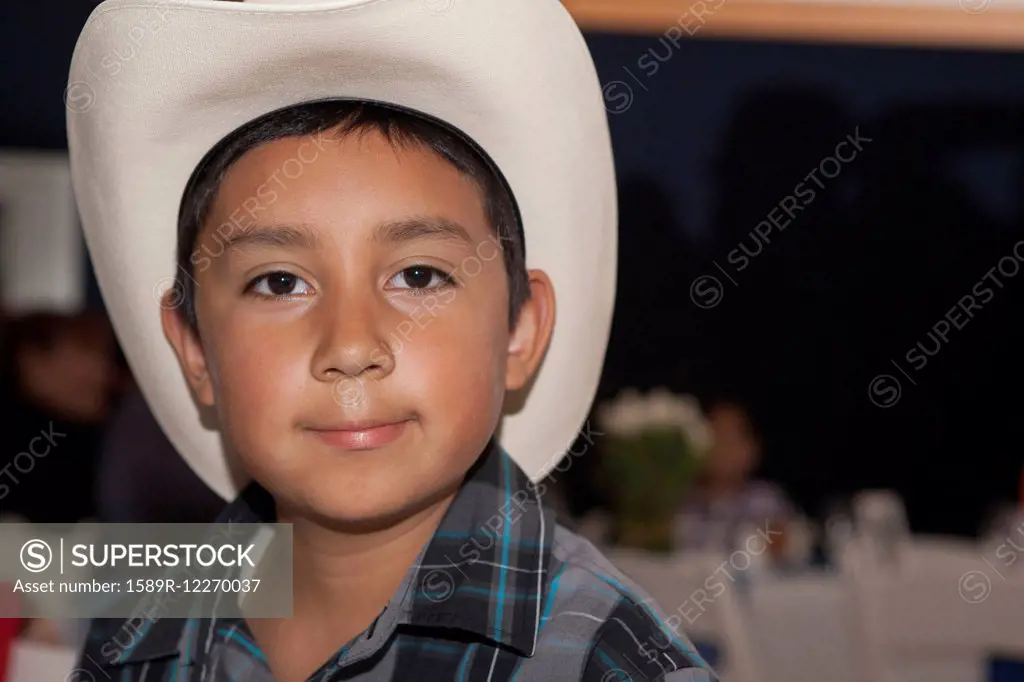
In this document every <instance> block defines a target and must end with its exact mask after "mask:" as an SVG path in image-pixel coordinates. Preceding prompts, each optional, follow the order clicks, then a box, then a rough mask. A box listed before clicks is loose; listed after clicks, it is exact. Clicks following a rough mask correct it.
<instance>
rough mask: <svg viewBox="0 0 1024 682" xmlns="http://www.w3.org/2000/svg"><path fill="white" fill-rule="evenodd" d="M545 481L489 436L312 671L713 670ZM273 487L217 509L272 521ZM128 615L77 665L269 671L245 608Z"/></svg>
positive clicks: (654, 679) (167, 679) (563, 677)
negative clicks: (351, 632)
mask: <svg viewBox="0 0 1024 682" xmlns="http://www.w3.org/2000/svg"><path fill="white" fill-rule="evenodd" d="M543 494H544V487H543V484H533V483H531V482H530V481H529V479H528V478H527V477H526V475H525V474H524V473H523V472H522V471H521V470H520V469H519V468H518V467H517V466H516V465H515V463H514V462H512V460H511V458H510V457H509V456H508V454H507V453H505V452H504V451H503V450H502V449H501V448H500V447H497V446H492V447H490V448H488V451H487V452H486V453H485V454H484V456H483V457H481V459H480V461H478V462H477V464H476V465H475V466H474V468H473V470H472V471H471V472H470V474H469V475H468V476H467V478H466V481H465V483H464V484H463V487H462V489H461V490H460V492H459V493H458V495H457V496H456V498H455V500H454V501H453V502H452V504H451V506H450V507H449V509H448V511H447V512H446V514H445V516H444V518H443V519H442V521H441V524H440V525H439V526H438V529H437V531H436V532H435V533H434V536H433V538H432V540H431V541H430V542H428V543H427V545H426V546H425V548H424V550H423V551H422V552H421V554H420V556H419V559H418V560H417V562H415V564H414V565H413V566H412V567H411V568H410V569H409V571H408V573H407V575H406V577H405V579H404V581H403V582H402V584H401V586H400V587H399V589H398V590H397V591H396V592H395V594H394V596H393V597H392V598H391V600H390V602H389V603H388V605H387V606H386V607H385V609H384V611H383V612H382V613H381V614H380V615H379V616H378V618H377V619H376V620H375V621H374V622H373V623H372V624H371V625H370V626H369V627H368V628H367V629H366V630H365V631H363V632H362V633H361V634H360V635H358V636H357V637H355V638H354V639H352V640H350V641H349V642H347V643H345V644H344V646H342V647H340V648H339V649H338V651H337V652H336V654H334V655H333V656H332V657H331V658H330V659H329V660H327V661H325V662H324V663H323V665H322V666H321V667H320V668H319V669H318V670H317V671H316V672H314V673H313V674H312V675H311V676H310V677H309V680H311V681H317V682H334V681H335V680H355V681H358V682H386V681H398V680H401V681H412V680H430V681H432V682H434V681H437V680H452V681H453V682H454V681H457V682H472V681H474V680H480V681H481V682H482V681H484V680H488V681H490V680H519V681H521V682H534V681H537V682H571V681H574V680H579V681H580V682H643V681H649V682H710V680H712V679H713V677H714V675H713V673H711V672H710V668H709V667H708V666H707V664H706V663H705V662H704V661H703V659H701V658H700V656H699V655H698V654H697V653H696V651H695V649H694V647H693V645H692V644H691V643H690V641H689V640H688V639H687V638H686V636H685V635H683V634H679V633H676V632H674V631H673V628H672V627H671V626H669V625H668V624H667V623H666V618H665V617H664V612H662V611H660V610H659V608H658V607H657V606H656V605H654V604H653V603H652V602H651V599H650V598H649V597H648V596H647V595H646V594H645V593H644V592H643V591H642V590H641V589H640V588H639V587H638V586H637V585H635V584H634V583H632V582H631V581H630V580H629V579H628V578H626V577H625V576H623V575H622V574H621V573H619V572H618V571H617V570H616V569H615V568H614V567H613V566H612V565H611V564H609V563H608V561H607V560H606V559H605V558H604V557H603V556H602V555H601V554H600V553H599V552H598V551H597V550H596V549H595V548H594V547H593V545H591V544H590V543H589V542H587V541H586V540H584V539H582V538H581V537H579V536H577V535H575V534H573V533H572V532H570V531H568V530H567V529H565V528H564V527H562V526H560V525H557V524H556V523H555V520H554V514H553V512H552V511H551V510H550V509H548V508H546V507H544V505H543V504H542V497H543ZM267 501H270V499H269V495H268V494H267V493H266V491H265V490H263V489H262V488H260V487H259V486H258V485H256V484H255V483H254V484H252V485H250V486H249V487H248V488H247V489H246V490H245V491H244V492H243V493H242V495H240V496H239V498H238V499H236V500H235V501H234V502H232V503H231V504H230V505H228V507H227V509H226V510H225V511H224V513H223V514H222V515H221V517H220V518H219V519H218V522H221V523H227V522H228V521H232V522H243V523H261V522H271V521H273V520H274V518H273V512H272V511H269V512H268V509H269V510H272V509H273V507H272V504H269V505H268V504H266V502H267ZM271 502H272V501H271ZM123 625H124V621H120V620H97V621H94V622H93V624H92V627H91V629H90V632H89V638H88V641H87V643H86V647H85V651H84V652H83V655H82V659H81V661H80V666H81V668H82V670H83V671H84V672H83V673H82V676H81V679H83V680H85V679H90V680H95V681H98V682H105V681H106V680H112V681H116V682H171V681H175V682H177V681H185V680H189V681H193V682H207V681H216V682H221V681H224V682H226V681H228V680H244V681H245V682H272V680H273V676H272V675H271V673H270V670H269V668H268V667H267V662H266V659H265V658H264V655H263V652H262V651H260V648H259V646H258V645H257V644H256V642H255V640H254V638H253V636H252V633H251V632H250V630H249V629H248V627H247V626H246V622H245V620H244V619H241V618H230V619H229V618H224V619H222V618H202V619H200V618H193V619H170V618H165V619H156V620H152V621H149V622H148V623H146V625H148V627H142V628H139V630H138V631H137V633H136V634H134V636H131V637H129V636H128V635H127V634H125V630H124V629H123ZM131 632H135V631H131ZM119 633H120V634H119ZM111 652H116V653H111ZM112 659H114V660H112ZM87 675H91V677H88V676H87ZM76 679H78V678H76Z"/></svg>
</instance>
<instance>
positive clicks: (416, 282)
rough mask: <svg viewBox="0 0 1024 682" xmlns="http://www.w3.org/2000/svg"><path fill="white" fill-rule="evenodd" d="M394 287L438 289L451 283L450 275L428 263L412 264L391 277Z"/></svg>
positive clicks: (390, 282)
mask: <svg viewBox="0 0 1024 682" xmlns="http://www.w3.org/2000/svg"><path fill="white" fill-rule="evenodd" d="M389 284H391V286H393V287H394V288H396V289H438V288H440V287H443V286H448V285H450V284H452V276H451V275H450V274H448V273H447V272H442V271H441V270H438V269H437V268H434V267H431V266H429V265H413V266H410V267H408V268H405V269H404V270H402V271H401V272H399V273H398V274H396V275H395V276H394V277H392V278H391V280H390V281H389Z"/></svg>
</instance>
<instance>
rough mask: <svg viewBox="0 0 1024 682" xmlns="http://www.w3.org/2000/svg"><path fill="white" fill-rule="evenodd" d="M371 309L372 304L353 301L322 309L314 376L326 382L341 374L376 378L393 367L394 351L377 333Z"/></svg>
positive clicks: (377, 322)
mask: <svg viewBox="0 0 1024 682" xmlns="http://www.w3.org/2000/svg"><path fill="white" fill-rule="evenodd" d="M349 300H350V301H351V299H349ZM372 308H373V305H372V303H371V304H368V303H366V302H365V301H364V302H363V303H362V304H360V303H357V302H354V301H353V302H351V304H345V305H335V306H333V310H331V311H328V312H325V314H324V316H323V320H322V329H323V332H322V334H321V339H320V343H319V345H318V347H317V350H316V353H315V355H314V357H313V367H312V370H313V375H314V376H315V377H317V378H318V379H319V380H321V381H327V382H330V381H336V380H337V379H339V378H342V377H359V378H372V379H375V380H380V379H382V378H384V377H385V376H387V375H388V374H390V373H391V372H392V371H393V370H394V367H395V356H394V353H393V352H392V351H391V349H390V348H389V346H388V344H387V341H386V336H385V335H384V334H382V333H380V327H381V323H380V319H379V317H378V315H377V314H376V313H375V312H374V311H373V310H372Z"/></svg>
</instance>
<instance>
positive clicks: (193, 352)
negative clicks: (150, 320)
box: [160, 290, 213, 406]
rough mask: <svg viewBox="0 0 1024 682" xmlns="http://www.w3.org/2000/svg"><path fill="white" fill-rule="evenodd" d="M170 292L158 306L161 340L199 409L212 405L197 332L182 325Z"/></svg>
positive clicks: (182, 318) (184, 324)
mask: <svg viewBox="0 0 1024 682" xmlns="http://www.w3.org/2000/svg"><path fill="white" fill-rule="evenodd" d="M173 303H174V294H173V290H172V291H169V292H167V295H165V297H164V299H163V300H162V301H161V302H160V321H161V323H162V324H163V328H164V336H166V337H167V341H168V342H170V344H171V347H172V348H174V353H175V355H177V356H178V363H179V364H180V365H181V370H182V371H183V372H184V373H185V379H186V380H187V381H188V384H189V386H190V387H191V388H192V391H193V393H195V395H196V399H197V400H198V401H199V402H200V404H202V405H207V406H210V405H213V382H212V381H211V380H210V372H209V369H208V367H207V366H206V356H205V355H203V344H202V342H201V341H200V340H199V334H198V332H197V331H196V330H195V329H193V328H192V327H190V326H189V324H188V323H187V322H186V321H185V315H184V313H183V311H182V310H181V306H180V305H173Z"/></svg>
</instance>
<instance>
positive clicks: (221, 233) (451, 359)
mask: <svg viewBox="0 0 1024 682" xmlns="http://www.w3.org/2000/svg"><path fill="white" fill-rule="evenodd" d="M442 4H443V6H442ZM157 10H159V11H160V12H163V13H164V14H165V15H166V16H164V17H162V18H161V21H163V24H162V25H161V26H160V27H159V30H154V31H152V32H150V33H145V35H144V39H145V42H144V43H143V36H139V38H138V41H137V42H138V43H139V44H138V49H137V50H136V51H134V52H133V56H132V58H131V59H123V60H121V61H119V62H117V63H116V65H117V66H118V67H119V68H118V69H117V75H116V77H115V76H114V74H113V73H111V74H110V75H108V76H107V77H106V79H98V80H97V79H95V78H94V81H97V82H87V81H86V76H87V75H88V74H89V73H90V70H89V63H90V60H94V59H98V60H99V63H100V64H101V65H102V64H103V60H104V58H106V57H109V56H110V55H111V54H115V55H118V57H120V55H121V53H120V52H118V51H117V50H116V48H115V46H116V45H117V44H118V41H119V40H123V38H124V36H125V35H129V36H130V35H131V33H132V30H133V28H134V27H136V26H141V25H144V23H145V22H146V21H147V19H148V20H149V21H150V22H152V21H156V19H155V18H153V17H148V18H147V17H146V13H147V12H156V11H157ZM135 34H136V35H137V36H138V35H139V32H138V31H136V32H135ZM172 55H173V56H177V57H178V58H180V61H178V62H174V63H171V56H172ZM109 71H111V72H112V71H113V68H111V69H109ZM76 76H78V77H81V80H78V79H77V78H76ZM71 81H72V85H71V86H69V108H70V107H71V104H70V102H71V101H75V102H79V101H81V100H80V99H78V98H80V97H81V96H82V93H85V92H88V93H89V94H90V97H91V98H92V100H93V104H92V105H90V106H89V107H88V110H87V111H75V110H72V111H70V113H69V138H70V140H71V142H70V145H71V152H72V165H73V174H74V177H75V179H76V180H75V186H76V194H77V198H78V201H79V204H80V209H81V212H82V215H83V224H84V225H85V229H86V233H87V239H88V243H89V247H90V253H91V254H92V257H93V259H94V260H95V261H96V264H97V273H98V276H99V280H100V285H101V288H102V290H103V292H104V296H105V297H106V299H107V301H108V306H109V307H110V308H111V309H112V311H113V317H114V319H115V322H116V324H117V325H118V328H119V331H120V333H121V335H122V337H124V338H125V339H126V341H127V343H126V354H127V356H128V357H129V358H130V360H131V361H132V364H133V369H135V370H136V372H137V373H138V375H139V379H140V381H139V383H140V385H141V386H142V388H143V390H144V391H146V393H147V396H148V397H149V399H150V401H151V402H152V404H153V408H154V413H155V414H156V415H157V417H158V418H159V419H160V420H161V423H162V424H163V426H164V428H165V429H166V430H167V431H168V435H169V436H170V437H171V438H172V440H173V441H175V444H176V445H177V447H178V449H179V450H180V451H181V452H182V455H183V456H184V457H185V458H186V459H187V460H188V461H189V463H190V464H191V465H192V466H193V467H194V468H195V469H196V471H197V473H199V474H200V475H201V476H203V477H204V479H205V480H206V481H207V482H208V483H210V484H211V486H212V487H214V488H215V489H217V490H218V492H221V493H222V494H224V495H225V496H226V497H235V500H234V501H233V502H232V503H231V504H229V505H228V507H227V509H226V510H225V512H224V514H223V515H222V517H221V518H220V520H221V521H229V520H230V521H242V522H252V523H258V522H278V523H288V524H291V525H292V529H293V544H294V550H293V556H292V557H291V562H292V565H293V574H294V584H293V614H292V616H291V617H290V618H286V619H255V618H253V619H246V618H215V617H212V616H210V617H196V618H191V619H187V620H174V619H166V618H165V619H157V620H154V621H153V622H152V623H150V624H149V626H148V627H146V628H143V629H142V630H140V633H139V636H138V637H137V638H135V639H134V640H133V641H131V642H130V643H128V644H127V645H126V646H123V647H122V648H121V650H120V653H119V654H118V655H117V656H113V657H107V656H106V654H105V652H109V651H111V650H112V649H111V647H109V646H105V645H108V644H109V643H110V641H109V640H110V637H111V634H110V632H111V627H110V625H109V624H106V623H102V622H97V623H96V625H95V626H94V627H93V631H92V632H91V636H90V641H89V643H88V644H87V646H86V651H85V654H84V656H83V659H82V667H83V668H84V669H85V670H87V671H89V674H90V675H93V676H95V678H96V679H100V676H101V674H102V675H105V676H107V677H110V678H113V677H115V676H119V677H117V679H122V680H139V681H141V680H148V681H149V682H154V681H156V680H178V679H187V680H203V681H205V680H234V679H239V680H241V679H244V680H253V681H256V682H263V681H266V682H269V681H270V680H278V681H280V682H297V681H300V680H361V681H362V680H365V681H371V680H374V681H376V680H509V679H517V680H523V681H525V682H529V681H532V680H552V681H555V680H557V681H559V682H562V681H563V680H586V681H587V682H612V681H613V680H634V681H637V682H639V681H640V680H667V681H672V682H678V681H680V680H710V679H711V677H710V672H708V671H707V670H706V666H704V663H703V661H702V660H701V659H700V658H699V657H698V656H697V654H696V653H695V652H694V651H693V647H692V645H691V644H690V643H689V642H688V641H687V640H686V638H685V636H684V635H681V634H679V633H677V632H675V630H676V628H677V627H678V625H675V624H673V623H672V622H666V620H665V619H664V618H663V616H662V615H661V612H660V611H656V610H655V607H654V606H653V605H652V604H650V603H649V599H648V598H647V597H646V596H645V595H644V594H643V593H642V592H641V591H640V590H639V589H638V588H637V587H636V586H634V585H633V584H632V583H630V582H629V581H628V580H626V579H625V578H624V577H623V576H621V575H620V574H619V573H618V572H616V571H615V570H614V568H612V567H611V566H610V565H609V564H608V563H607V561H605V560H604V559H603V558H602V557H601V555H600V554H599V553H598V552H597V551H596V550H595V549H594V548H593V547H592V546H590V545H589V544H587V543H586V542H584V541H582V540H580V539H579V538H577V537H576V536H574V535H573V534H572V533H570V532H568V531H567V530H565V529H564V528H562V527H561V526H558V525H557V524H556V523H555V520H554V518H553V515H552V513H551V512H550V510H549V509H547V508H546V507H545V505H544V500H543V491H544V486H543V483H537V481H541V479H542V478H543V476H544V474H546V473H547V471H549V470H550V469H551V467H553V466H554V464H556V463H557V462H558V461H559V460H560V459H561V455H558V456H554V457H553V456H551V455H550V453H554V452H558V453H562V452H564V450H565V447H566V445H567V444H568V443H570V442H571V440H572V437H573V434H574V432H575V430H576V429H577V427H578V425H579V424H580V422H581V421H582V419H583V415H585V414H586V411H587V408H588V407H589V403H590V401H591V399H592V397H593V390H594V387H595V386H596V380H597V376H598V373H599V371H600V366H601V360H602V358H603V353H604V343H605V340H606V339H607V332H608V323H609V317H610V311H611V304H612V298H613V291H612V287H613V282H612V283H610V282H609V281H608V280H609V279H610V276H611V273H612V272H613V271H614V206H613V205H612V204H611V203H610V202H612V201H614V199H613V197H614V194H613V191H614V178H613V172H612V165H611V155H610V147H609V143H608V135H607V125H606V122H605V119H604V111H603V108H602V106H601V99H600V93H599V89H598V87H597V83H596V77H595V74H594V72H593V65H592V63H591V62H590V60H589V55H588V54H587V52H586V48H585V45H584V44H583V42H582V40H581V38H580V36H579V33H578V30H577V29H576V28H575V26H574V24H573V23H572V21H571V19H570V18H569V17H568V15H567V14H566V12H565V11H564V10H563V9H562V8H561V6H560V5H559V4H558V3H557V2H555V1H554V0H522V1H520V2H517V3H515V4H514V6H509V4H508V3H504V4H503V3H498V2H492V1H490V0H467V1H465V2H461V1H460V2H456V3H450V2H448V3H438V2H436V1H434V0H430V1H426V0H415V1H413V0H355V1H353V0H329V1H323V0H321V1H320V2H309V1H308V0H306V1H304V2H300V1H299V0H273V1H265V2H262V3H220V2H212V1H209V0H205V1H203V2H186V1H185V0H179V1H178V2H170V3H168V2H157V1H156V0H150V1H149V2H148V3H147V2H146V0H142V1H141V2H140V1H139V0H108V1H107V2H105V3H103V4H102V5H100V7H99V8H98V9H97V10H96V12H95V13H94V16H93V20H91V21H90V24H89V25H88V26H87V27H86V29H85V31H84V33H83V37H82V38H81V39H80V41H79V45H78V48H77V49H76V54H75V57H74V59H73V62H72V78H71ZM86 82H87V84H88V86H89V90H88V91H86V90H84V89H83V87H81V86H79V87H78V88H77V89H76V90H75V91H74V93H72V86H75V85H79V84H81V83H86ZM157 82H160V83H166V84H168V85H171V86H172V87H168V88H156V87H153V86H152V84H153V83H157ZM76 108H81V107H77V106H76ZM175 217H176V218H177V220H178V230H177V254H178V256H177V270H176V274H175V277H174V287H173V288H172V290H171V291H170V292H167V293H165V294H163V295H162V297H161V298H160V303H161V305H160V307H159V309H157V306H155V305H152V304H151V303H150V304H149V306H148V307H147V305H146V302H145V300H144V294H143V295H140V290H142V289H144V284H145V283H146V282H147V278H150V279H149V281H150V282H151V281H152V278H153V273H154V272H167V271H168V267H167V262H166V261H167V256H168V255H169V254H168V253H167V252H168V250H169V249H168V247H169V246H170V244H171V243H172V236H173V232H172V229H173V228H172V227H171V224H173V223H172V222H171V221H173V220H174V219H175ZM527 241H529V245H530V249H531V258H530V263H531V265H533V266H543V267H531V268H527V259H526V255H525V254H526V251H525V248H526V242H527ZM591 273H593V275H594V276H595V277H594V281H590V280H589V279H588V277H587V275H589V274H591ZM133 285H134V286H133ZM556 291H557V292H558V296H559V304H560V307H559V317H560V320H559V326H558V328H557V331H556V327H555V323H554V320H555V292H556ZM595 338H596V339H598V342H596V343H595ZM164 339H166V341H164ZM160 343H169V345H170V347H171V348H173V351H174V352H173V353H169V352H168V351H166V349H163V348H161V347H160V345H159V344H160ZM542 364H543V368H542ZM182 378H184V381H182ZM196 404H198V406H199V408H200V411H206V412H207V413H212V415H211V416H212V420H211V421H213V422H214V423H216V425H217V427H218V428H219V436H220V438H221V439H222V440H223V444H224V449H223V451H222V450H221V449H220V448H219V446H218V443H219V441H217V440H216V439H215V436H213V435H212V432H209V433H210V434H211V435H210V436H208V432H205V431H203V429H202V424H201V422H200V419H199V418H198V417H197V415H196V407H195V405H196ZM504 412H515V413H516V414H514V415H511V416H505V417H504V419H503V418H502V415H503V413H504ZM238 469H241V470H242V471H244V473H245V474H246V475H247V476H248V477H251V478H252V479H253V480H252V482H251V483H249V484H248V485H247V486H246V487H245V488H244V490H243V491H242V492H241V494H240V495H237V496H235V495H236V493H237V484H236V483H235V480H236V479H235V478H234V477H233V475H232V474H233V473H234V471H236V470H238ZM115 648H116V647H115Z"/></svg>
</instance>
